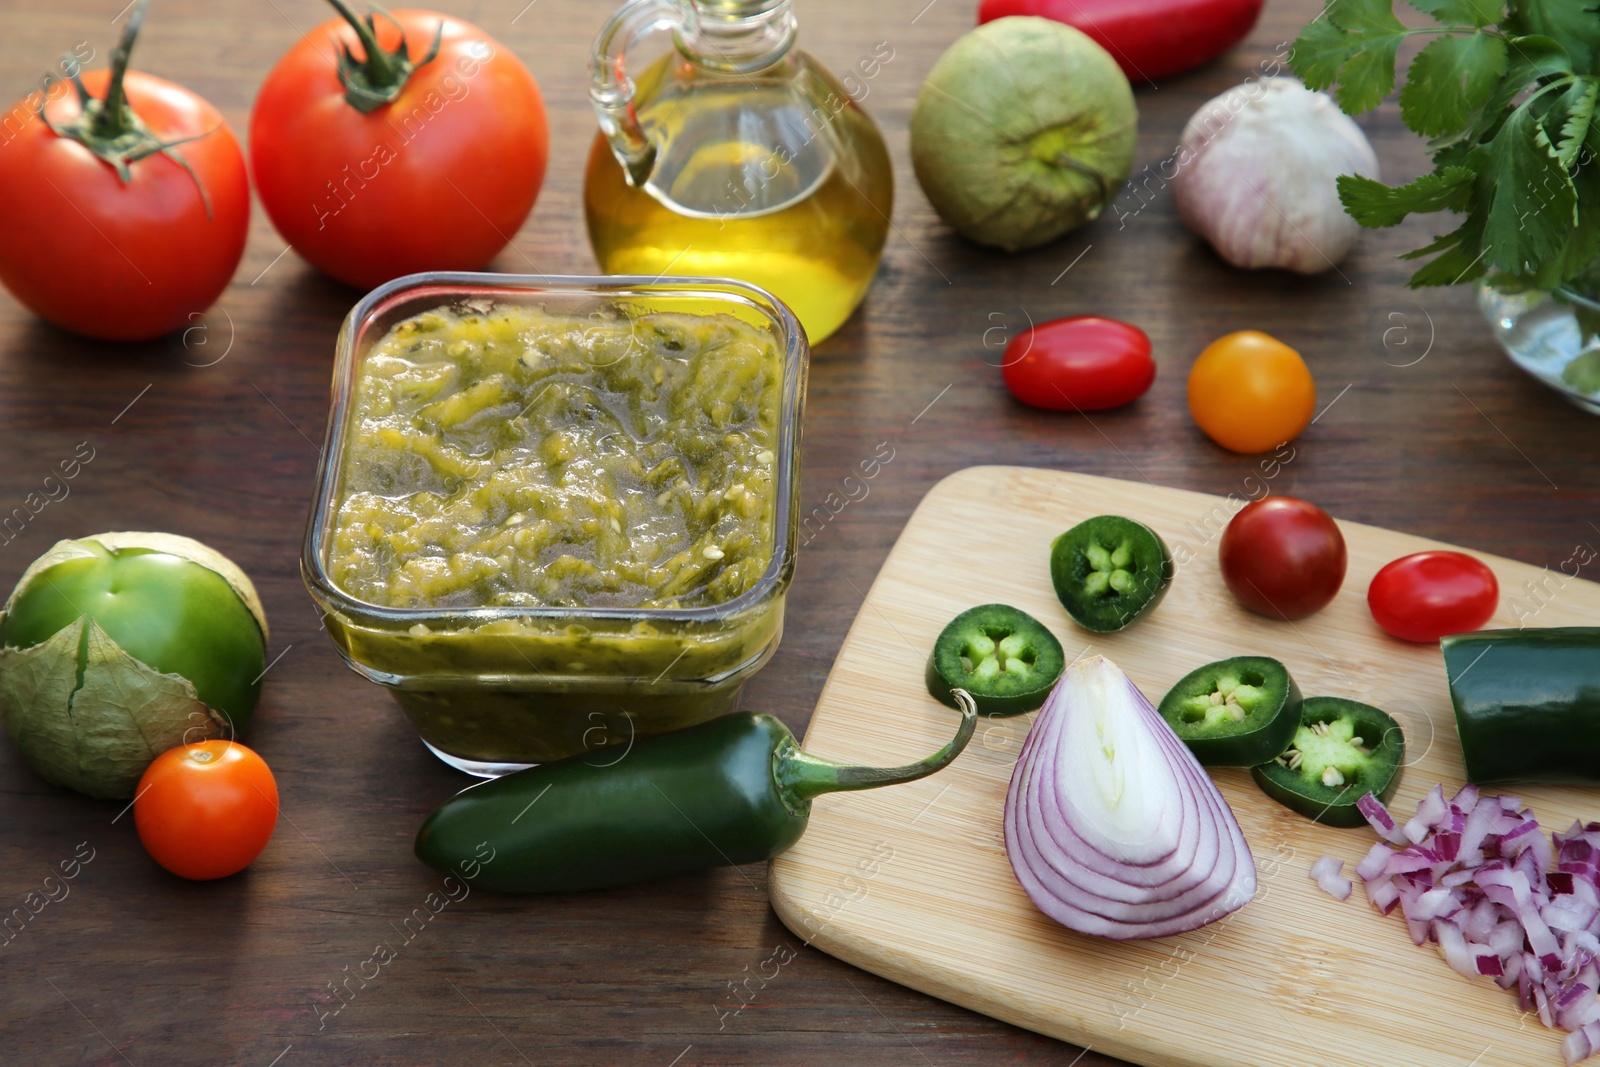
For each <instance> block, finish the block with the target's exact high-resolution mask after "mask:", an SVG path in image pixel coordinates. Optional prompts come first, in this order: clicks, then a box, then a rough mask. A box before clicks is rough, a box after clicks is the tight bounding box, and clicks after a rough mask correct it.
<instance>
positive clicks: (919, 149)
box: [911, 16, 1138, 251]
mask: <svg viewBox="0 0 1600 1067" xmlns="http://www.w3.org/2000/svg"><path fill="white" fill-rule="evenodd" d="M1137 141H1138V110H1137V108H1136V107H1135V106H1134V102H1133V90H1132V89H1131V88H1130V87H1129V85H1128V79H1127V78H1126V77H1125V76H1124V75H1123V73H1122V71H1121V69H1120V68H1119V67H1118V66H1117V62H1116V60H1114V59H1113V58H1112V57H1111V56H1110V55H1109V54H1108V53H1107V52H1106V50H1105V49H1103V48H1101V47H1100V46H1099V45H1098V44H1096V43H1095V42H1094V41H1093V40H1091V39H1090V38H1089V37H1088V36H1086V35H1085V34H1083V33H1080V32H1079V31H1077V30H1075V29H1073V28H1072V27H1071V26H1065V25H1062V24H1061V23H1059V22H1053V21H1051V20H1050V19H1044V18H1033V17H1028V16H1012V17H1009V18H1002V19H996V20H994V21H993V22H987V23H985V24H983V25H982V26H979V27H978V28H977V29H975V30H972V31H971V32H969V33H967V34H966V35H965V36H964V37H962V38H961V39H960V40H958V41H956V43H955V44H953V45H951V46H950V48H949V50H947V51H946V52H945V53H944V55H942V56H940V57H939V60H938V62H936V63H935V64H934V65H933V69H932V70H931V71H929V72H928V78H927V80H926V81H924V82H923V83H922V89H921V90H920V91H919V92H918V93H917V103H916V107H915V108H914V109H913V110H912V112H911V162H912V165H913V166H914V167H915V169H916V173H917V181H918V182H920V183H921V184H922V190H923V192H925V193H927V194H928V199H929V200H930V201H931V202H932V203H933V206H934V209H935V210H936V211H938V212H939V215H940V217H941V218H943V219H944V220H945V221H946V222H948V223H949V224H950V225H952V226H954V227H955V228H956V229H957V230H959V231H960V232H961V233H962V234H963V235H964V236H966V237H967V238H969V239H970V240H973V241H976V242H978V243H979V244H985V245H993V246H996V247H999V248H1003V249H1005V250H1006V251H1016V250H1017V249H1021V248H1033V247H1035V246H1036V245H1042V244H1045V243H1047V242H1050V241H1053V240H1055V239H1056V238H1057V237H1060V236H1061V235H1062V234H1064V233H1066V232H1068V231H1069V230H1075V229H1077V228H1078V227H1079V226H1082V225H1083V224H1084V223H1086V222H1088V221H1089V220H1090V219H1093V218H1096V217H1098V216H1099V214H1100V212H1101V211H1103V210H1104V209H1105V207H1106V205H1107V204H1109V203H1110V202H1111V200H1112V198H1113V197H1115V196H1116V195H1117V192H1118V190H1120V189H1121V188H1122V184H1123V182H1125V181H1127V178H1128V174H1129V172H1130V171H1132V169H1133V153H1134V149H1135V147H1136V145H1137Z"/></svg>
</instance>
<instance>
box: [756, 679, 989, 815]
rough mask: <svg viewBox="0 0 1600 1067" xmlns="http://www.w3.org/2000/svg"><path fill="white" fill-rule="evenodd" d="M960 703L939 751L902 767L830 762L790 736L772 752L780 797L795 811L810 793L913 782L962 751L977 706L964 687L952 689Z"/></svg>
mask: <svg viewBox="0 0 1600 1067" xmlns="http://www.w3.org/2000/svg"><path fill="white" fill-rule="evenodd" d="M952 695H953V696H954V697H955V699H956V703H957V704H959V705H960V707H961V725H960V726H958V727H957V728H956V734H955V736H954V737H952V738H951V739H950V741H949V743H948V744H946V745H945V746H944V747H943V748H941V749H940V750H939V751H937V752H935V753H934V754H933V755H931V756H929V757H927V758H926V759H922V760H918V761H917V762H916V763H908V764H906V765H905V766H904V767H856V766H850V765H845V764H838V763H832V762H830V761H828V760H823V759H818V758H817V757H815V756H811V755H808V754H806V753H805V752H802V751H801V750H800V747H799V746H798V745H796V744H795V743H794V742H793V741H792V740H791V741H790V742H788V743H787V744H785V745H783V746H780V747H779V749H778V751H777V752H775V753H774V754H773V758H772V774H773V777H774V778H775V779H776V780H777V782H778V790H779V792H780V793H781V794H782V796H783V801H784V803H785V804H786V805H788V807H789V809H790V810H791V811H794V812H797V813H798V812H804V811H806V810H808V809H809V808H810V806H811V800H812V798H813V797H817V796H820V795H821V794H823V793H840V792H845V791H849V790H856V789H876V788H878V787H879V786H884V785H898V784H900V783H901V782H914V781H916V780H917V779H918V778H926V777H927V776H928V775H930V774H932V773H934V772H935V771H937V770H940V769H941V768H943V767H945V766H947V765H948V764H949V763H950V761H951V760H953V759H955V758H956V757H957V756H959V755H960V754H961V751H962V749H964V748H966V747H967V742H968V741H970V740H971V739H972V732H973V730H974V729H975V728H976V727H977V723H978V709H977V705H976V704H974V703H973V700H972V697H971V695H969V694H968V693H967V691H966V690H965V689H956V690H954V691H953V692H952Z"/></svg>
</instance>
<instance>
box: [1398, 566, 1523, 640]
mask: <svg viewBox="0 0 1600 1067" xmlns="http://www.w3.org/2000/svg"><path fill="white" fill-rule="evenodd" d="M1499 605H1500V583H1499V582H1498V581H1496V580H1495V576H1494V571H1492V570H1490V569H1489V568H1488V567H1487V566H1486V565H1485V564H1484V563H1483V561H1481V560H1479V559H1476V558H1474V557H1472V556H1469V555H1467V554H1466V553H1465V552H1417V553H1415V554H1414V555H1410V556H1401V557H1400V558H1399V559H1397V560H1395V561H1394V562H1392V563H1386V564H1384V566H1383V569H1382V570H1380V571H1379V572H1378V573H1377V574H1375V575H1373V577H1372V584H1371V585H1369V586H1368V587H1367V606H1368V607H1369V608H1371V609H1372V617H1373V619H1375V620H1376V621H1377V623H1378V625H1379V626H1381V627H1383V628H1384V630H1385V631H1386V632H1387V633H1389V634H1390V635H1392V636H1394V637H1398V638H1400V640H1402V641H1437V640H1439V638H1441V637H1445V636H1447V635H1449V634H1460V633H1468V632H1470V631H1472V630H1479V629H1482V628H1483V624H1484V623H1486V622H1488V621H1489V618H1490V616H1492V615H1493V614H1494V609H1495V608H1496V607H1498V606H1499Z"/></svg>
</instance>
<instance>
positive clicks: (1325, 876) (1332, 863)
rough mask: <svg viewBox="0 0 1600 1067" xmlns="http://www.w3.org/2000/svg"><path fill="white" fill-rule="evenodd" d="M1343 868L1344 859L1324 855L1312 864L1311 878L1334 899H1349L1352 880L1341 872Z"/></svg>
mask: <svg viewBox="0 0 1600 1067" xmlns="http://www.w3.org/2000/svg"><path fill="white" fill-rule="evenodd" d="M1342 870H1344V860H1339V859H1334V858H1333V857H1332V856H1323V857H1322V858H1321V859H1319V860H1317V862H1315V863H1313V864H1312V865H1311V879H1312V881H1314V882H1316V883H1317V888H1319V889H1321V890H1322V891H1323V892H1324V893H1326V894H1328V895H1329V896H1330V897H1332V898H1333V899H1334V900H1349V899H1350V887H1351V882H1350V879H1348V878H1346V877H1344V876H1343V875H1341V874H1340V873H1339V872H1340V871H1342Z"/></svg>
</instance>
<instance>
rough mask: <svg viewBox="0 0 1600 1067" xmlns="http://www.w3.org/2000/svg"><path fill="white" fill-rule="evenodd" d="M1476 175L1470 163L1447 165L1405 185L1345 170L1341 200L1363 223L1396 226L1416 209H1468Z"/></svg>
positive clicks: (1345, 207)
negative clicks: (1388, 183)
mask: <svg viewBox="0 0 1600 1067" xmlns="http://www.w3.org/2000/svg"><path fill="white" fill-rule="evenodd" d="M1476 177H1477V175H1476V174H1474V173H1473V171H1472V170H1471V169H1469V168H1467V167H1445V168H1443V169H1442V170H1437V171H1435V172H1433V173H1432V174H1424V175H1423V176H1422V177H1420V178H1418V179H1417V180H1416V181H1413V182H1409V183H1407V184H1405V185H1397V186H1388V185H1385V184H1383V183H1382V182H1379V181H1373V180H1372V179H1371V178H1364V177H1362V176H1361V175H1359V174H1341V175H1339V179H1338V182H1337V184H1338V187H1339V202H1340V203H1342V204H1343V205H1344V209H1345V210H1346V211H1348V212H1349V213H1350V217H1351V218H1353V219H1355V220H1356V221H1357V222H1359V223H1360V224H1361V225H1363V226H1369V227H1374V228H1376V227H1380V226H1395V225H1398V224H1399V223H1400V220H1402V219H1404V218H1405V217H1406V216H1407V215H1410V214H1412V213H1413V212H1418V213H1421V212H1429V211H1465V210H1466V208H1467V205H1468V204H1469V203H1470V202H1471V198H1472V183H1473V180H1474V178H1476Z"/></svg>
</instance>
